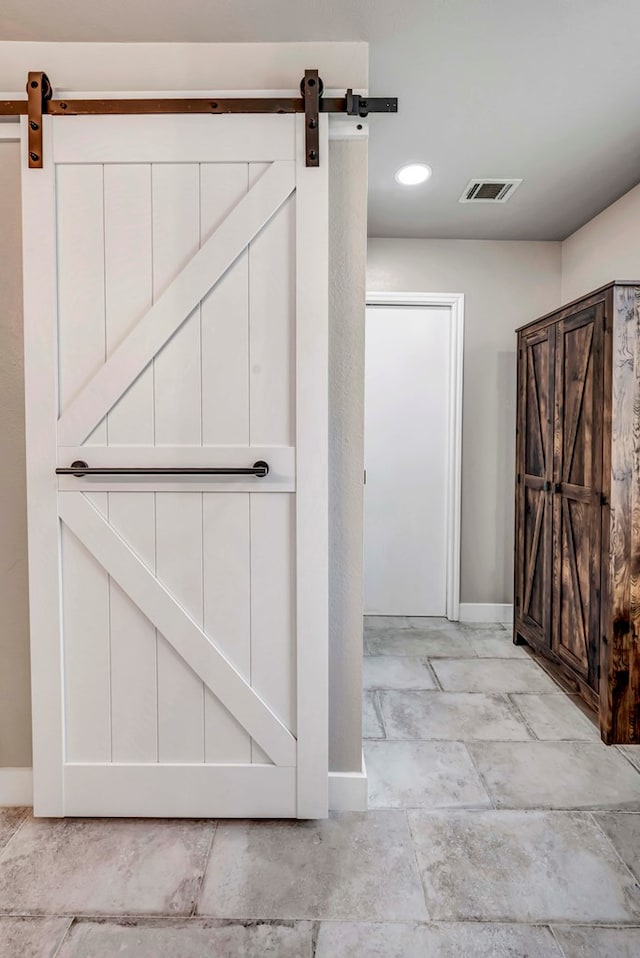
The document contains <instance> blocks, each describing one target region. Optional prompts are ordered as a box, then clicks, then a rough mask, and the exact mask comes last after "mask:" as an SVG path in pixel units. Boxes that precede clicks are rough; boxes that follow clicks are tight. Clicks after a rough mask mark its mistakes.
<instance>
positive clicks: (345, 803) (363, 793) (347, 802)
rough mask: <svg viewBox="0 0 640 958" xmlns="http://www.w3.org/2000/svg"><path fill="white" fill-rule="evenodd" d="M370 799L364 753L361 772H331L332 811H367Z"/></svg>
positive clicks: (330, 793) (330, 802)
mask: <svg viewBox="0 0 640 958" xmlns="http://www.w3.org/2000/svg"><path fill="white" fill-rule="evenodd" d="M368 799H369V795H368V783H367V769H366V766H365V764H364V755H363V756H362V771H360V772H329V808H330V809H331V811H332V812H366V810H367V804H368Z"/></svg>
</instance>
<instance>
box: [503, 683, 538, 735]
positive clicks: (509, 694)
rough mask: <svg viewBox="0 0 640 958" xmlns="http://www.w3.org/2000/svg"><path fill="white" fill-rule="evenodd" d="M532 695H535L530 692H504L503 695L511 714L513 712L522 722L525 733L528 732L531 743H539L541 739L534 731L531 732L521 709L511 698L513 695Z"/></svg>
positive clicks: (531, 729)
mask: <svg viewBox="0 0 640 958" xmlns="http://www.w3.org/2000/svg"><path fill="white" fill-rule="evenodd" d="M532 694H536V693H532V692H506V693H505V695H506V698H507V701H508V702H509V705H510V706H511V710H512V712H514V713H515V715H516V716H517V717H518V718H519V719H521V720H522V723H523V725H524V727H525V728H526V730H527V731H528V732H529V734H530V735H531V739H532V741H534V742H540V741H541V739H539V738H538V736H537V735H536V733H535V732H534V730H533V728H532V727H531V725H529V723H528V721H527V717H526V715H525V714H524V712H523V711H522V709H521V708H520V706H519V705H518V703H517V702H516V701H515V700H514V698H513V696H514V695H532Z"/></svg>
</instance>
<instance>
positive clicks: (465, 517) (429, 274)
mask: <svg viewBox="0 0 640 958" xmlns="http://www.w3.org/2000/svg"><path fill="white" fill-rule="evenodd" d="M367 288H368V289H369V290H371V291H374V290H376V291H393V290H395V291H399V292H409V291H417V292H431V293H434V292H438V293H464V294H465V343H464V400H463V427H462V428H463V436H462V541H461V552H462V558H461V601H462V602H465V603H508V602H511V601H512V597H513V499H514V492H513V489H514V486H513V476H514V458H515V442H514V439H515V395H516V348H515V347H516V338H515V334H514V330H515V329H516V327H518V326H521V325H522V324H523V323H525V322H527V321H528V320H532V319H535V318H536V316H539V315H541V314H542V313H545V312H548V311H549V310H551V309H554V308H555V307H556V306H558V305H559V302H560V244H559V243H553V242H549V243H534V242H509V241H490V240H419V239H418V240H412V239H407V240H404V239H370V240H369V252H368V267H367Z"/></svg>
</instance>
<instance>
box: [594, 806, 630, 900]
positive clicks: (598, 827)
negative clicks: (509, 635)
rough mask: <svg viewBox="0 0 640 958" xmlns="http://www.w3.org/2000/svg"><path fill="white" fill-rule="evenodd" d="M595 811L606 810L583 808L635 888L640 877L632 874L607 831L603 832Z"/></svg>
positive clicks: (603, 810) (601, 810)
mask: <svg viewBox="0 0 640 958" xmlns="http://www.w3.org/2000/svg"><path fill="white" fill-rule="evenodd" d="M596 812H600V813H602V812H604V813H605V814H607V812H606V810H605V809H585V815H588V816H589V818H590V819H591V821H592V822H593V824H594V825H595V827H596V828H597V829H598V831H599V832H600V834H601V835H603V836H604V838H605V841H606V842H607V844H608V845H609V846H610V848H611V849H612V850H613V853H614V855H615V856H616V858H617V859H618V861H619V862H621V864H622V867H623V868H624V870H625V871H626V872H627V873H628V874H629V875H630V876H631V879H632V881H633V884H634V885H635V886H636V888H640V878H638V877H636V875H634V873H633V872H632V871H631V868H630V867H629V865H627V863H626V862H625V861H624V859H623V858H622V855H621V854H620V852H619V851H618V849H617V848H616V846H615V845H614V844H613V842H612V840H611V839H610V838H609V836H608V835H607V833H606V832H605V830H604V828H603V827H602V825H601V824H600V822H599V821H598V819H597V818H596ZM610 814H615V811H614V812H611V813H610Z"/></svg>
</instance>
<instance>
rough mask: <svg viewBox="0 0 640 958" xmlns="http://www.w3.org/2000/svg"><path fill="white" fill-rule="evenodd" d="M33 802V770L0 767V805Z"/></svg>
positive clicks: (30, 803) (29, 803)
mask: <svg viewBox="0 0 640 958" xmlns="http://www.w3.org/2000/svg"><path fill="white" fill-rule="evenodd" d="M32 804H33V771H32V770H31V769H30V768H0V806H2V805H5V806H6V805H32Z"/></svg>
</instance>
